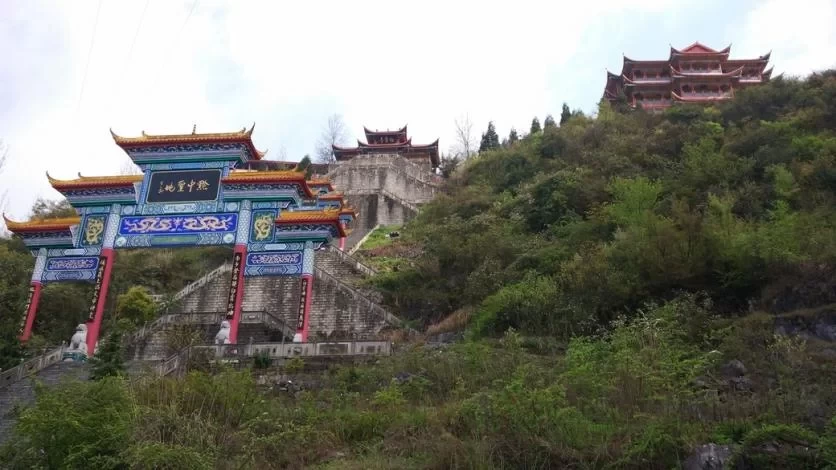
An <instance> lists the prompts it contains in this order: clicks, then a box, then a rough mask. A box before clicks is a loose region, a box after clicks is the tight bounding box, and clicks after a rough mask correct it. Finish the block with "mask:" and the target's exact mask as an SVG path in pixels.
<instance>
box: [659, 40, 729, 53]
mask: <svg viewBox="0 0 836 470" xmlns="http://www.w3.org/2000/svg"><path fill="white" fill-rule="evenodd" d="M729 51H731V44H729V45H728V46H726V48H725V49H723V50H720V51H717V50H714V49H712V48H710V47H708V46H706V45H705V44H702V43H701V42H699V41H695V42H694V43H693V44H691V45H690V46H688V47H686V48H684V49H682V50H679V49H676V48H674V47H673V46H671V54H728V53H729Z"/></svg>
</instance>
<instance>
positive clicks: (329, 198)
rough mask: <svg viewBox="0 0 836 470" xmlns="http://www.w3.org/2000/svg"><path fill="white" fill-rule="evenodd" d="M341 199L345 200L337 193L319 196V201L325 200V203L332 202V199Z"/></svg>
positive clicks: (342, 195)
mask: <svg viewBox="0 0 836 470" xmlns="http://www.w3.org/2000/svg"><path fill="white" fill-rule="evenodd" d="M343 198H345V195H344V194H343V193H337V192H332V193H328V194H322V195H320V196H319V199H323V200H326V201H330V200H333V199H337V200H341V199H343Z"/></svg>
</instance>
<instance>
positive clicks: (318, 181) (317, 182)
mask: <svg viewBox="0 0 836 470" xmlns="http://www.w3.org/2000/svg"><path fill="white" fill-rule="evenodd" d="M308 186H328V190H329V191H333V190H334V185H333V184H332V183H331V180H329V179H328V178H313V179H310V180H308Z"/></svg>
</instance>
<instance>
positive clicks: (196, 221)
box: [119, 213, 238, 235]
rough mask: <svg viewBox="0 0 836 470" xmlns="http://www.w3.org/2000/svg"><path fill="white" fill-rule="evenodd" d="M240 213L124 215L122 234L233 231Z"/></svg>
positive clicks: (120, 225) (120, 227)
mask: <svg viewBox="0 0 836 470" xmlns="http://www.w3.org/2000/svg"><path fill="white" fill-rule="evenodd" d="M237 223H238V214H231V213H227V214H201V215H178V216H167V217H159V216H156V217H155V216H149V217H141V216H134V217H122V220H121V221H120V223H119V234H120V235H140V234H163V233H167V234H173V233H205V232H233V231H235V229H236V227H237Z"/></svg>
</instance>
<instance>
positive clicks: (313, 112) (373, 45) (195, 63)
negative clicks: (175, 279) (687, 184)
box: [0, 0, 836, 220]
mask: <svg viewBox="0 0 836 470" xmlns="http://www.w3.org/2000/svg"><path fill="white" fill-rule="evenodd" d="M834 24H836V1H834V0H752V1H742V0H741V1H738V0H734V1H729V0H699V1H689V2H678V1H668V0H627V1H624V0H612V1H594V0H585V1H572V2H567V1H543V2H529V1H521V0H515V1H504V2H489V1H484V0H482V1H473V2H464V1H456V0H445V1H438V2H436V1H430V0H425V1H422V2H395V1H380V2H367V1H362V2H361V1H345V0H342V1H334V2H316V1H293V2H291V1H279V0H277V1H263V2H257V1H240V0H237V1H234V2H232V1H230V2H221V1H211V0H197V1H195V0H179V1H178V0H150V1H146V0H136V1H123V0H118V1H117V0H102V1H99V0H74V1H64V2H58V1H55V2H49V1H40V0H0V58H2V65H0V139H2V140H3V141H4V142H5V144H6V146H7V147H8V154H9V161H8V164H7V165H6V168H5V170H4V171H3V173H2V174H0V193H3V192H6V194H7V197H6V207H5V209H6V212H7V213H8V214H9V215H10V216H11V217H12V218H14V219H18V220H20V219H24V218H25V217H26V216H27V215H28V213H29V208H30V207H31V205H32V202H33V201H34V200H35V199H36V198H37V197H47V198H54V199H57V198H58V197H59V194H58V193H57V192H55V191H53V190H52V189H51V188H50V187H49V185H48V183H47V180H46V177H45V175H44V173H45V172H46V171H49V173H50V175H52V176H54V177H57V178H73V177H75V176H76V174H77V173H78V172H81V173H82V174H84V175H107V174H118V173H119V172H120V170H121V169H122V168H124V167H125V165H126V163H128V162H129V159H128V158H127V156H126V155H125V154H124V153H122V151H121V150H120V149H119V148H118V147H116V146H115V145H114V144H113V141H112V139H111V137H110V134H109V133H108V129H109V128H113V130H114V131H115V132H116V133H118V134H120V135H125V136H134V135H138V134H139V132H140V131H141V130H146V131H147V132H149V133H186V132H190V131H191V129H192V125H194V124H197V129H198V132H201V131H202V132H213V131H232V130H238V129H241V128H242V127H244V126H250V125H252V123H253V122H255V123H256V129H255V133H254V135H253V140H254V142H255V144H256V146H257V147H258V148H260V149H262V150H263V149H269V154H268V158H273V159H276V158H278V156H279V155H280V154H282V153H286V156H287V159H289V160H298V159H299V158H300V157H301V156H302V155H304V154H306V153H313V150H314V146H315V142H316V138H317V135H318V134H319V132H320V129H321V128H322V126H323V124H324V123H325V122H326V121H327V118H328V116H329V115H330V114H333V113H340V114H342V115H343V116H344V119H345V121H346V124H347V125H348V127H349V130H350V132H351V134H352V137H355V138H356V137H362V126H363V125H366V126H368V127H370V128H373V129H375V128H377V129H385V128H398V127H400V126H402V125H404V124H409V131H410V133H411V134H412V136H413V137H414V138H413V142H415V143H428V142H431V141H433V140H435V139H436V138H440V139H441V142H440V145H441V149H442V151H446V150H447V149H448V148H449V146H450V145H451V144H452V135H453V129H454V124H453V123H454V119H455V117H456V116H458V115H462V114H465V113H467V114H469V115H470V116H471V118H472V120H473V121H474V122H475V124H476V126H475V127H476V128H477V129H478V131H479V132H481V131H483V130H484V128H485V127H486V126H487V123H488V121H489V120H493V121H494V122H495V123H496V126H497V129H498V131H499V132H500V134H501V135H507V133H508V131H509V129H510V128H511V127H512V126H513V127H516V128H517V129H519V130H521V131H527V130H528V126H529V124H530V122H531V118H532V117H533V116H538V117H539V118H540V120H541V121H542V120H543V118H544V117H545V115H546V114H547V113H553V114H555V115H557V114H559V113H560V108H561V104H562V103H563V102H564V101H565V102H567V103H568V104H569V106H571V107H572V108H580V109H583V110H584V111H588V112H593V111H594V110H595V106H596V103H597V102H598V99H599V98H600V96H601V93H602V90H603V87H604V82H605V70H606V69H610V70H612V71H615V72H618V71H620V69H621V61H622V53H624V54H626V55H628V56H630V57H632V58H636V59H664V58H667V55H668V48H669V45H673V46H675V47H679V48H682V47H685V46H687V45H689V44H691V43H692V42H694V41H700V42H702V43H704V44H706V45H708V46H711V47H714V48H722V47H725V46H726V45H728V44H730V43H731V44H732V57H733V58H749V57H755V56H759V55H762V54H765V53H767V52H769V51H770V50H771V51H772V63H773V64H774V66H775V71H776V73H781V72H784V73H786V74H789V75H805V74H807V73H809V72H810V71H813V70H821V69H825V68H828V67H833V66H836V34H835V33H834V28H833V25H834Z"/></svg>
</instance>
